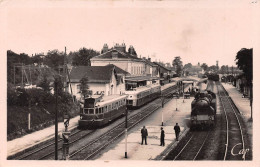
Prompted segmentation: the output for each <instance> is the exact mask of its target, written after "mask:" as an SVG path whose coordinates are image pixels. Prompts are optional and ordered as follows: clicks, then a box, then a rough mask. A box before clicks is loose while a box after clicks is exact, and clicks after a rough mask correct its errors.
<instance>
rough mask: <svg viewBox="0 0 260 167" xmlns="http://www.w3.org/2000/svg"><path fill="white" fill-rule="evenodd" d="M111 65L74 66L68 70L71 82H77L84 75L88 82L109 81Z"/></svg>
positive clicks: (112, 68)
mask: <svg viewBox="0 0 260 167" xmlns="http://www.w3.org/2000/svg"><path fill="white" fill-rule="evenodd" d="M113 70H114V67H113V66H75V67H73V68H72V70H71V72H70V80H71V82H79V81H80V80H81V78H83V77H84V76H85V75H86V76H87V78H88V82H90V83H109V82H110V79H111V77H112V71H113Z"/></svg>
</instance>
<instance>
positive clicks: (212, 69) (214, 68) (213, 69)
mask: <svg viewBox="0 0 260 167" xmlns="http://www.w3.org/2000/svg"><path fill="white" fill-rule="evenodd" d="M208 70H209V71H211V72H214V73H216V72H217V71H218V67H217V66H215V65H212V66H210V67H209V68H208Z"/></svg>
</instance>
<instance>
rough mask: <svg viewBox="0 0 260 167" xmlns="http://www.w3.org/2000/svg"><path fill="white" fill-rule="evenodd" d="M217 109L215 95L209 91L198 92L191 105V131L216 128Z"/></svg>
mask: <svg viewBox="0 0 260 167" xmlns="http://www.w3.org/2000/svg"><path fill="white" fill-rule="evenodd" d="M216 109H217V108H216V94H215V93H213V92H212V91H209V90H206V91H204V92H198V93H197V94H196V95H195V99H194V100H193V101H192V103H191V118H190V120H191V129H192V130H193V129H195V128H199V127H200V128H201V127H202V128H203V127H214V126H215V121H216V111H217V110H216Z"/></svg>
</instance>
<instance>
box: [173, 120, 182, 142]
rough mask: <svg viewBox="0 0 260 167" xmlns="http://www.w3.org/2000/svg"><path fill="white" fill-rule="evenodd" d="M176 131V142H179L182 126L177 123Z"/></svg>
mask: <svg viewBox="0 0 260 167" xmlns="http://www.w3.org/2000/svg"><path fill="white" fill-rule="evenodd" d="M174 130H175V135H176V140H177V141H179V134H180V131H181V129H180V126H179V125H178V123H176V125H175V126H174Z"/></svg>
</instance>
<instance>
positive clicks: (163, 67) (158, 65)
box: [153, 62, 171, 71]
mask: <svg viewBox="0 0 260 167" xmlns="http://www.w3.org/2000/svg"><path fill="white" fill-rule="evenodd" d="M153 63H154V64H156V65H158V66H159V67H160V68H164V69H165V70H167V71H171V70H170V69H168V68H167V67H164V66H162V65H161V64H160V63H157V62H153Z"/></svg>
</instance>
